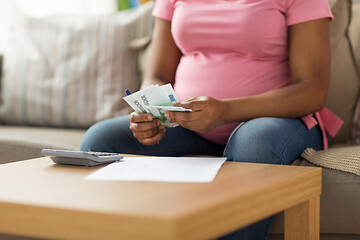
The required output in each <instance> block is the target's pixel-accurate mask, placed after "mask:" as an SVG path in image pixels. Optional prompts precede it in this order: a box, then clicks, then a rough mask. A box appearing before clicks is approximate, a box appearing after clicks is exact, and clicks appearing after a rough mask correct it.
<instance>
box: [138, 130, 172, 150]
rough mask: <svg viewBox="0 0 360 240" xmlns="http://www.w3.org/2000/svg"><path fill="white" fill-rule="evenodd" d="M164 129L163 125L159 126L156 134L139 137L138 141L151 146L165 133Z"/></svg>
mask: <svg viewBox="0 0 360 240" xmlns="http://www.w3.org/2000/svg"><path fill="white" fill-rule="evenodd" d="M165 132H166V129H165V127H160V128H159V131H158V132H157V134H156V135H155V136H153V137H150V138H145V139H141V140H140V141H139V142H140V143H141V144H143V145H146V146H151V145H154V144H156V143H158V142H159V141H160V140H161V139H162V138H163V137H164V135H165Z"/></svg>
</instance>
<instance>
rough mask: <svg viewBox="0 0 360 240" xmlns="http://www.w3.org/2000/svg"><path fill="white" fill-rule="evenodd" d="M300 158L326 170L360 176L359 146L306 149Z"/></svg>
mask: <svg viewBox="0 0 360 240" xmlns="http://www.w3.org/2000/svg"><path fill="white" fill-rule="evenodd" d="M301 157H303V158H305V159H306V160H308V161H309V162H311V163H313V164H315V165H318V166H321V167H326V168H331V169H336V170H339V171H344V172H349V173H354V174H356V175H358V176H360V146H347V147H340V148H331V149H327V150H322V151H315V150H314V149H312V148H307V149H306V150H305V151H304V152H303V153H302V154H301Z"/></svg>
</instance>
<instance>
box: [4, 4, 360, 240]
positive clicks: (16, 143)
mask: <svg viewBox="0 0 360 240" xmlns="http://www.w3.org/2000/svg"><path fill="white" fill-rule="evenodd" d="M329 3H330V6H331V9H332V12H333V14H334V16H335V19H334V21H333V22H332V23H331V29H330V31H331V48H332V65H331V84H330V90H329V95H328V99H327V102H326V107H327V108H329V109H330V110H332V111H333V112H334V113H336V114H337V115H338V116H339V117H341V118H342V119H343V120H344V125H343V127H342V128H341V129H340V132H339V133H338V135H337V136H336V137H335V138H330V139H329V143H330V149H329V150H324V151H319V152H318V155H317V158H320V160H319V161H317V160H316V159H315V160H314V161H312V159H311V158H312V157H311V156H310V157H306V156H305V155H303V157H301V158H299V159H297V160H295V161H294V162H293V163H292V164H293V165H298V166H310V167H313V166H318V167H319V166H320V167H323V178H322V179H323V185H322V186H323V188H322V195H321V214H320V232H321V240H333V239H334V240H335V239H336V240H348V239H349V240H350V239H351V240H359V239H360V168H356V166H360V151H357V150H358V148H359V149H360V147H358V146H359V145H357V144H359V143H360V140H359V139H360V136H359V135H360V134H359V133H358V131H357V129H360V128H359V127H358V124H360V119H359V115H358V114H359V113H360V110H359V109H360V104H359V102H358V101H359V100H358V98H359V89H360V85H359V81H360V7H359V6H360V4H353V3H352V1H351V0H329ZM152 7H153V5H152V3H148V4H146V6H142V7H141V9H140V10H132V13H123V15H122V16H121V17H115V19H114V18H113V17H106V19H105V20H99V19H98V18H96V19H95V20H94V19H92V18H89V17H86V18H85V19H80V20H79V19H77V18H76V19H73V21H75V22H77V23H78V24H73V23H71V24H68V25H66V23H65V26H64V25H62V24H64V23H63V22H62V21H61V18H60V21H59V17H56V18H48V19H46V20H39V19H30V20H29V17H26V16H23V15H21V13H19V12H17V13H15V14H20V15H18V18H17V21H19V22H20V23H19V22H17V23H16V24H15V26H17V27H14V29H13V30H12V33H11V34H10V35H12V37H13V41H12V42H11V43H12V44H13V48H12V49H10V51H9V52H7V53H5V54H4V56H0V66H2V67H0V79H1V102H0V103H1V104H0V122H1V125H0V164H5V163H11V162H15V161H22V160H26V159H31V158H36V157H40V156H41V153H40V152H41V149H43V148H55V149H67V150H78V149H79V145H80V142H81V138H82V136H83V135H84V133H85V131H86V128H87V127H89V126H90V125H91V124H92V123H94V122H96V121H100V120H102V119H106V118H109V117H114V116H119V115H123V114H127V113H129V112H130V109H128V108H127V107H126V104H123V103H119V102H120V101H121V99H119V96H120V97H121V98H122V96H123V94H125V92H124V91H123V90H124V89H130V90H131V91H136V89H138V88H139V86H140V84H141V76H142V74H143V73H144V72H145V71H146V68H147V65H148V62H149V60H148V59H149V55H150V54H151V51H150V50H151V30H152V29H151V28H152V24H153V20H152V19H151V8H152ZM19 19H20V20H19ZM123 19H126V20H125V21H124V20H123ZM139 19H140V20H139ZM99 21H100V22H99ZM88 22H92V24H90V25H88V24H87V23H88ZM119 22H120V24H119ZM74 25H76V26H75V28H76V29H75V30H74V29H73V28H72V31H70V32H71V33H72V35H76V34H79V36H77V35H76V38H74V39H75V40H76V39H78V38H84V39H85V40H86V41H85V40H84V41H83V42H81V41H80V40H79V41H75V40H74V39H73V38H72V36H67V37H62V38H59V39H62V40H64V42H60V40H57V41H53V42H54V43H53V44H52V45H51V44H50V43H49V42H51V40H49V39H50V37H49V38H47V42H43V39H42V38H39V39H37V35H41V36H44V34H46V33H44V32H41V31H44V29H48V31H50V36H53V35H51V34H54V33H53V32H51V29H52V28H54V26H55V27H56V28H57V31H58V32H57V33H56V34H59V31H60V32H61V31H62V30H63V29H64V32H67V33H68V32H69V29H68V28H69V27H74ZM110 25H111V26H113V27H114V26H115V27H114V30H111V31H113V32H111V31H110V30H109V29H110V27H109V26H110ZM94 26H95V27H94ZM99 26H100V27H99ZM101 26H106V27H104V31H102V32H101V33H102V34H103V35H106V36H107V38H106V39H105V37H101V36H102V35H101V34H99V36H100V39H97V38H94V39H92V41H90V40H89V36H90V34H92V33H94V32H93V31H95V30H96V31H99V28H101ZM144 26H146V27H144ZM83 28H86V29H88V31H87V32H86V31H85V30H84V29H83ZM119 28H121V29H122V30H121V31H118V29H119ZM135 28H136V30H133V29H135ZM39 29H40V30H39ZM59 29H60V30H59ZM79 29H80V30H79ZM124 29H125V30H124ZM134 32H135V33H134ZM40 33H41V34H40ZM85 33H86V34H88V35H86V36H87V37H84V34H85ZM130 33H131V34H130ZM129 35H131V37H128V36H129ZM114 36H115V37H116V36H117V37H119V36H122V38H121V39H122V40H124V39H125V37H124V36H127V38H126V40H124V41H122V42H121V44H122V48H121V49H113V48H114V46H115V45H116V44H114V40H111V39H113V38H114ZM103 38H104V39H103ZM18 39H22V40H23V42H21V41H19V40H18ZM69 41H71V43H72V45H73V44H77V45H76V46H77V47H76V49H89V48H86V47H84V46H83V44H85V43H86V44H88V43H87V42H88V41H90V42H94V43H101V42H102V43H103V44H94V46H93V48H94V49H98V51H94V52H92V53H91V54H90V57H89V59H90V60H87V59H86V58H85V57H82V56H81V51H80V50H79V51H77V50H76V49H75V48H74V49H75V50H74V49H70V50H71V51H72V52H75V53H74V55H71V54H72V53H71V52H70V50H69V51H68V54H63V55H61V56H60V57H59V55H60V53H63V52H66V49H69V48H66V49H65V48H63V49H65V50H62V51H61V52H60V51H59V52H56V51H54V48H60V47H63V46H64V45H66V44H68V43H69ZM24 42H25V43H24ZM29 42H30V43H31V44H28V43H29ZM59 42H60V43H59ZM75 42H76V43H75ZM57 44H58V45H57ZM59 44H60V45H59ZM10 46H11V45H10ZM19 46H20V47H19ZM34 46H36V47H37V49H38V51H34ZM66 46H68V45H66ZM111 46H112V47H111ZM42 47H43V48H44V49H42ZM93 48H91V49H93ZM103 48H108V49H110V51H108V52H107V54H103V52H106V51H105V50H104V49H103ZM19 49H20V50H19ZM47 52H51V53H47ZM84 52H88V51H84ZM112 52H114V53H112ZM19 53H21V54H19ZM111 54H115V55H111ZM15 55H16V56H17V58H15V57H14V56H15ZM110 55H111V56H110ZM117 55H118V56H121V57H123V58H117ZM88 56H89V53H88ZM109 56H110V57H109ZM124 57H125V58H124ZM23 58H26V60H27V62H26V63H24V59H23ZM52 58H56V59H58V60H57V62H53V63H51V62H52ZM44 59H45V60H47V61H48V62H46V61H44ZM69 59H70V60H71V61H72V63H74V64H75V62H76V61H77V60H79V59H80V60H81V61H79V62H80V63H81V64H82V65H81V64H79V65H76V64H75V66H76V67H69V66H68V65H67V64H66V61H70V60H69ZM94 59H95V60H94ZM94 61H95V63H96V64H95V65H96V66H97V67H95V68H96V69H95V70H94V66H95V65H94ZM44 62H45V63H46V64H48V65H49V66H48V67H49V68H51V69H50V70H51V71H50V70H49V69H46V68H45V67H43V66H47V65H46V64H45V63H44ZM114 62H115V63H116V64H117V65H116V66H115V67H114V66H113V68H112V69H108V66H109V65H114V64H115V63H114ZM11 63H17V64H15V66H11ZM39 63H40V64H39ZM90 63H92V64H93V65H92V67H91V68H89V69H90V70H91V71H90V70H89V69H88V68H85V67H84V69H85V70H84V69H83V70H84V71H85V72H86V71H87V72H88V75H84V72H81V71H80V70H81V69H82V66H85V65H86V64H90ZM44 64H45V65H44ZM51 64H52V65H51ZM124 65H125V67H123V66H124ZM51 66H52V67H51ZM79 66H80V67H79ZM21 69H26V70H27V72H25V73H21ZM44 69H45V70H44ZM79 69H80V70H79ZM119 69H120V70H121V72H119V71H120V70H119ZM64 70H66V72H69V73H68V75H71V76H73V78H69V77H68V75H67V76H65V75H61V76H59V74H60V73H61V74H62V73H63V72H64ZM118 70H119V71H118ZM43 71H45V73H44V72H43ZM79 72H81V74H82V75H81V74H80V73H79ZM89 72H90V73H89ZM103 72H106V74H102V73H103ZM124 72H125V73H124ZM34 73H36V74H34ZM32 74H33V75H36V77H32ZM79 74H80V75H79ZM91 74H93V75H94V76H95V75H96V76H97V77H93V78H91V77H92V76H93V75H91ZM50 75H52V76H55V77H53V78H52V79H51V83H52V85H53V86H55V87H58V88H59V89H60V88H61V89H62V90H63V91H60V92H61V93H62V94H57V93H51V94H48V93H47V92H46V89H50V87H49V81H47V80H48V79H47V77H48V76H50ZM39 76H45V77H43V80H42V81H43V82H42V83H37V82H36V81H37V80H38V79H39ZM84 76H85V78H84ZM65 77H66V81H67V83H68V85H64V84H62V82H61V81H62V79H65ZM81 77H83V78H81ZM81 79H89V81H93V82H91V84H93V86H95V87H93V89H91V88H90V87H89V86H88V85H89V84H90V83H89V84H88V83H84V82H81ZM94 79H95V80H94ZM106 79H110V80H111V79H112V81H114V79H115V80H116V81H118V82H106V81H107V80H106ZM129 79H130V80H129ZM97 81H99V82H100V83H101V84H102V85H96V84H97V83H96V82H97ZM119 81H120V83H119ZM25 83H26V86H23V85H22V84H25ZM104 83H106V84H104ZM81 84H82V85H81ZM84 84H87V85H84ZM91 84H90V85H91ZM111 84H113V85H114V86H115V85H116V84H118V85H121V86H120V87H119V88H117V89H116V91H115V93H116V92H117V94H113V93H111V91H112V90H113V88H116V87H112V86H113V85H111ZM33 85H34V86H33ZM103 85H109V86H108V88H106V87H105V86H103ZM44 86H45V87H44ZM116 86H117V85H116ZM19 89H21V91H20V90H19ZM38 89H41V91H40V92H37V91H38ZM85 89H86V91H87V94H89V95H91V94H95V95H92V96H90V97H91V98H87V99H86V101H83V102H82V104H83V105H79V106H80V107H79V106H78V108H77V109H75V110H72V109H71V107H72V106H74V105H77V104H80V103H79V102H81V101H82V100H83V99H85V97H89V96H88V95H86V94H84V93H83V92H82V90H83V91H85ZM120 91H121V92H120ZM46 94H48V95H46ZM104 94H105V95H109V96H107V97H104V96H103V95H104ZM111 94H112V95H111ZM54 95H56V96H54ZM59 95H60V96H59ZM24 96H30V97H29V98H24ZM43 96H46V99H48V100H49V101H47V100H46V101H45V102H44V101H42V100H41V98H42V97H43ZM79 96H81V99H82V100H81V99H80V100H79V99H78V98H76V97H79ZM63 98H65V99H63ZM39 99H40V100H39ZM99 101H100V107H98V109H95V110H94V109H93V108H92V106H93V105H99ZM49 102H51V103H52V105H49ZM109 102H110V103H109ZM21 104H22V105H21ZM46 104H48V105H46ZM67 104H70V105H67ZM61 106H62V107H61ZM83 106H86V108H87V111H86V112H85V113H84V112H81V111H83ZM52 107H54V109H52ZM29 109H31V111H30V110H29ZM44 109H45V110H46V111H45V110H44ZM104 109H105V110H104ZM42 110H44V111H42ZM61 113H65V115H61ZM90 113H93V115H91V116H90ZM71 114H73V115H71ZM85 114H88V115H86V116H85ZM39 116H40V117H39ZM57 116H59V117H57ZM88 116H90V117H88ZM59 119H61V120H59ZM349 147H350V148H351V150H355V152H356V154H355V156H353V159H352V160H353V161H352V162H347V161H346V159H347V158H346V157H347V149H348V148H349ZM339 149H342V150H343V151H342V152H341V153H339V154H336V153H337V152H338V151H337V150H339ZM327 153H330V158H331V161H334V162H337V163H341V164H342V165H349V164H354V167H353V166H352V167H353V168H352V169H354V168H355V171H353V172H349V171H347V169H346V167H337V166H335V165H336V164H335V165H334V166H332V165H331V166H329V165H326V163H325V164H322V163H323V162H324V161H321V159H322V160H323V159H324V157H323V156H326V154H327ZM357 153H358V154H357ZM353 155H354V154H353ZM357 155H358V158H356V156H357ZM334 156H335V157H334ZM326 157H327V158H326V159H328V158H329V155H327V156H326ZM306 159H307V160H306ZM331 161H327V163H329V162H330V163H331ZM341 164H340V165H341ZM356 169H358V170H356ZM3 239H9V240H10V239H13V240H15V239H19V240H20V239H29V238H25V237H20V236H8V235H1V236H0V240H3ZM269 239H270V240H277V239H283V214H282V213H279V214H278V216H277V218H276V221H275V223H274V225H273V227H272V229H271V234H270V237H269Z"/></svg>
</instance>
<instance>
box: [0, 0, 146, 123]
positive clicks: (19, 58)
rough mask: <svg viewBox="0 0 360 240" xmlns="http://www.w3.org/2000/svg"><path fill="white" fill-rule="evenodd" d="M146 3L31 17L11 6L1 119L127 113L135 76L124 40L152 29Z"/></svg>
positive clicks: (78, 119) (88, 119) (66, 119)
mask: <svg viewBox="0 0 360 240" xmlns="http://www.w3.org/2000/svg"><path fill="white" fill-rule="evenodd" d="M152 8H153V2H149V3H146V4H143V5H141V6H140V7H138V8H135V9H133V10H128V11H122V12H119V13H117V14H115V15H109V16H53V17H46V18H33V17H29V16H26V15H24V14H22V13H21V12H20V11H15V12H16V14H15V16H14V19H15V20H14V22H13V25H12V31H11V33H10V37H11V41H10V45H11V46H10V48H9V49H8V50H7V51H6V52H5V54H4V68H3V81H2V89H1V91H2V92H1V94H2V97H3V104H2V106H1V111H0V119H1V120H2V121H3V122H4V123H7V124H19V125H20V124H21V125H41V126H57V127H83V128H85V127H88V126H90V125H92V124H93V123H95V122H98V121H100V120H103V119H107V118H111V117H115V116H118V115H123V114H126V113H129V111H130V108H129V107H128V105H127V104H126V102H124V101H123V99H122V98H123V96H124V95H125V90H126V89H129V90H130V91H135V90H137V89H138V87H139V84H140V81H139V74H138V69H137V63H136V54H135V53H134V51H132V50H131V49H129V48H128V43H129V41H131V40H133V39H136V38H141V37H144V36H147V35H149V34H150V32H151V30H152V28H153V17H152V14H151V11H152Z"/></svg>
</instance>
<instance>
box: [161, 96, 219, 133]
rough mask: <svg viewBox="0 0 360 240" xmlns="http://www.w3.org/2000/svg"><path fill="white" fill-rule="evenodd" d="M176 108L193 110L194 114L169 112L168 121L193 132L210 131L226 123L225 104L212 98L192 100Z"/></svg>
mask: <svg viewBox="0 0 360 240" xmlns="http://www.w3.org/2000/svg"><path fill="white" fill-rule="evenodd" d="M174 106H176V107H183V108H187V109H191V110H192V112H167V113H166V117H167V118H168V120H170V121H171V122H176V123H178V124H179V125H180V126H182V127H184V128H187V129H190V130H192V131H197V132H206V131H210V130H212V129H214V128H215V127H217V126H219V125H221V124H223V123H225V122H226V121H225V119H226V114H225V113H226V105H225V103H224V102H222V101H221V100H217V99H214V98H212V97H204V96H203V97H195V98H190V99H189V100H186V101H185V102H182V103H176V104H175V105H174Z"/></svg>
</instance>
